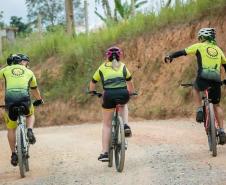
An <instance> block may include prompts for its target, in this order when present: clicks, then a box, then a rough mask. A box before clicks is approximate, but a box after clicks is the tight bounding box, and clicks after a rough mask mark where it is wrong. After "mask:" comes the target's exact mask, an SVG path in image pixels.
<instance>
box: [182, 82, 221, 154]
mask: <svg viewBox="0 0 226 185" xmlns="http://www.w3.org/2000/svg"><path fill="white" fill-rule="evenodd" d="M222 84H223V83H222ZM181 86H183V87H193V86H194V84H192V83H185V84H181ZM209 89H210V88H208V89H206V90H204V91H203V92H201V93H202V103H203V113H204V127H205V131H206V134H207V139H208V145H209V150H210V151H211V152H212V156H213V157H216V156H217V144H218V143H219V125H218V122H217V121H216V117H215V113H214V108H213V103H211V99H209V92H208V91H209Z"/></svg>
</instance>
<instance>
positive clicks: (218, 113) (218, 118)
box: [214, 104, 224, 128]
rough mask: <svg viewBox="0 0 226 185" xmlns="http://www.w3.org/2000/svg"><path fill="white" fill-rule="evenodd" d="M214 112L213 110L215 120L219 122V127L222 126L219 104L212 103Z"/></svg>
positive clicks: (221, 113) (222, 120)
mask: <svg viewBox="0 0 226 185" xmlns="http://www.w3.org/2000/svg"><path fill="white" fill-rule="evenodd" d="M214 112H215V116H216V120H217V122H218V124H219V127H220V128H224V118H223V117H224V116H223V110H222V108H221V107H220V105H219V104H215V105H214Z"/></svg>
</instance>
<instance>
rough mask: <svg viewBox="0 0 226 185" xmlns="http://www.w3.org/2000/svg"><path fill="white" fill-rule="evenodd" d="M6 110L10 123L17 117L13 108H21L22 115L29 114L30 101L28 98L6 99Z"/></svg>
mask: <svg viewBox="0 0 226 185" xmlns="http://www.w3.org/2000/svg"><path fill="white" fill-rule="evenodd" d="M5 103H6V110H7V111H8V115H9V118H10V119H11V120H12V121H16V120H17V117H18V112H17V111H16V109H15V107H20V106H22V107H23V114H24V115H28V114H29V113H30V109H29V108H30V106H31V101H30V97H27V96H26V97H16V98H15V97H14V98H12V97H6V99H5Z"/></svg>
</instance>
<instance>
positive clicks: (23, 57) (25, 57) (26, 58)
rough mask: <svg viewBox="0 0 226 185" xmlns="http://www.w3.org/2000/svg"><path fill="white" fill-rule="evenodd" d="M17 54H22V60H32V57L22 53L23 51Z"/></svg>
mask: <svg viewBox="0 0 226 185" xmlns="http://www.w3.org/2000/svg"><path fill="white" fill-rule="evenodd" d="M17 55H18V56H20V58H21V60H25V61H28V62H30V59H29V57H28V56H27V55H25V54H22V53H18V54H17Z"/></svg>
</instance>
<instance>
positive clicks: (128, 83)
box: [126, 80, 135, 93]
mask: <svg viewBox="0 0 226 185" xmlns="http://www.w3.org/2000/svg"><path fill="white" fill-rule="evenodd" d="M126 85H127V89H128V91H129V93H132V92H134V91H135V90H134V85H133V81H132V80H130V81H126Z"/></svg>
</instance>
